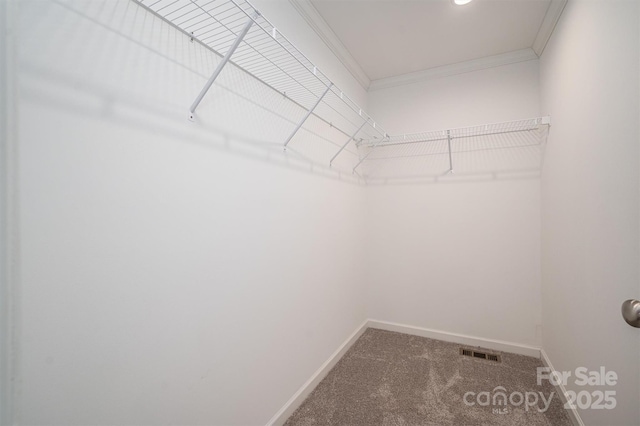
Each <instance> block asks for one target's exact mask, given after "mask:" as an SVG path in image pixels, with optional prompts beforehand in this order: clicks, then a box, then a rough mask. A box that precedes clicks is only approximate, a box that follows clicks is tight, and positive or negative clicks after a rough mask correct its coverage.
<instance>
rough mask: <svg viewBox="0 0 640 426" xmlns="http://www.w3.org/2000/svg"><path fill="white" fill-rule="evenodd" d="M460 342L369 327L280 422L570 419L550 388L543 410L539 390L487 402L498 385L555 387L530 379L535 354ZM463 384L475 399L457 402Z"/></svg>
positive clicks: (551, 421) (448, 422) (549, 422)
mask: <svg viewBox="0 0 640 426" xmlns="http://www.w3.org/2000/svg"><path fill="white" fill-rule="evenodd" d="M460 347H461V345H458V344H454V343H447V342H442V341H439V340H433V339H427V338H424V337H417V336H411V335H407V334H401V333H394V332H390V331H383V330H377V329H373V328H369V329H367V331H365V333H364V334H363V335H362V336H361V337H360V338H359V339H358V341H357V342H356V343H355V344H354V345H353V346H352V347H351V349H349V351H348V352H347V353H346V354H345V355H344V356H343V357H342V359H341V360H340V361H339V362H338V363H337V364H336V366H335V367H334V368H333V369H332V370H331V371H330V372H329V374H328V375H327V377H326V378H325V379H324V380H323V381H322V382H321V383H320V384H319V385H318V386H317V387H316V389H315V390H314V391H313V392H312V393H311V395H309V397H308V398H307V399H306V400H305V401H304V403H303V404H302V405H301V406H300V407H299V408H298V410H296V412H295V413H293V415H292V416H291V417H290V418H289V419H288V420H287V422H286V425H288V426H294V425H300V426H311V425H384V426H392V425H393V426H395V425H398V426H400V425H438V426H440V425H509V426H511V425H531V426H535V425H571V421H570V420H569V417H568V415H567V413H566V411H565V410H564V408H563V404H562V402H561V401H560V399H559V397H558V395H557V393H555V394H553V396H552V397H551V400H550V401H551V402H550V403H549V404H548V405H547V406H548V409H547V410H546V411H544V412H541V411H540V410H543V408H544V406H545V403H544V402H542V399H541V398H539V402H538V404H537V405H536V406H534V405H533V404H530V406H529V407H526V404H525V403H523V404H521V405H519V404H518V403H519V402H520V399H519V397H518V396H517V395H514V396H513V402H514V403H515V404H509V403H508V401H507V405H499V404H498V403H499V402H501V401H502V400H501V399H500V398H497V399H495V403H496V405H493V402H494V399H493V395H494V389H495V388H496V387H497V386H502V387H504V388H505V389H506V392H505V393H506V395H507V396H511V394H512V392H516V391H517V392H521V393H522V394H523V395H524V394H525V392H527V391H528V392H536V393H539V392H542V393H543V395H544V397H545V398H546V400H547V401H548V400H549V397H550V395H551V393H552V392H555V389H554V388H553V387H552V386H551V385H550V384H549V383H548V381H546V380H545V381H543V386H537V383H536V367H541V366H542V363H541V361H540V360H539V359H536V358H531V357H526V356H522V355H514V354H509V353H505V352H496V351H491V352H492V353H498V354H499V355H500V356H501V358H502V360H501V361H502V362H500V363H496V362H494V361H487V360H483V359H476V358H469V357H465V356H462V355H460V352H459V350H460ZM476 349H477V348H476ZM483 391H486V392H488V393H489V394H488V395H487V394H483V395H482V396H480V399H479V401H480V402H481V403H482V404H484V405H479V404H478V403H477V402H478V399H477V397H478V395H479V394H480V393H481V392H483ZM499 391H500V389H498V390H496V391H495V392H499ZM466 392H475V394H469V395H467V401H469V402H472V403H475V405H473V406H469V405H466V404H465V403H464V401H463V397H464V395H465V393H466ZM538 395H539V394H538ZM529 400H530V402H531V403H533V402H534V397H533V395H530V396H529ZM488 402H489V404H488V405H486V404H487V403H488ZM527 408H528V409H527Z"/></svg>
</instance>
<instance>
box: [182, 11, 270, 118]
mask: <svg viewBox="0 0 640 426" xmlns="http://www.w3.org/2000/svg"><path fill="white" fill-rule="evenodd" d="M259 15H260V14H259V13H258V11H255V12H254V13H253V15H252V16H251V17H249V20H248V21H247V23H246V24H245V26H244V28H242V31H240V34H238V37H236V39H235V41H234V42H233V44H232V45H231V47H230V48H229V50H228V51H227V54H226V55H224V58H222V61H220V63H219V64H218V66H217V67H216V69H215V71H213V74H211V77H209V80H208V81H207V83H206V84H205V85H204V87H203V88H202V90H201V91H200V94H199V95H198V97H197V98H196V100H195V101H193V104H192V105H191V108H189V118H191V119H193V114H194V113H195V112H196V108H198V105H200V102H201V101H202V98H204V95H206V94H207V92H208V91H209V89H210V88H211V86H212V85H213V82H214V81H215V80H216V78H218V75H220V72H221V71H222V69H223V68H224V66H225V65H227V63H228V62H229V59H231V55H233V53H234V52H235V51H236V49H237V48H238V46H240V43H241V42H242V39H244V37H245V36H246V35H247V33H248V32H249V30H250V29H251V26H252V25H253V22H254V20H255V19H256V18H257V17H258V16H259Z"/></svg>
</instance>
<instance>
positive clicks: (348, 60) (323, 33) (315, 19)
mask: <svg viewBox="0 0 640 426" xmlns="http://www.w3.org/2000/svg"><path fill="white" fill-rule="evenodd" d="M289 2H290V3H291V4H292V5H293V7H294V8H295V9H296V11H297V12H298V13H299V14H300V15H301V16H302V17H303V18H304V20H305V21H307V24H309V26H310V27H311V28H312V29H313V30H314V31H315V32H316V34H318V35H319V36H320V38H321V39H322V41H324V43H325V44H326V45H327V46H328V47H329V49H330V50H331V51H332V52H333V54H334V55H336V57H337V58H338V59H339V60H340V62H342V64H343V65H344V66H345V67H346V68H347V70H348V71H349V72H350V73H351V75H353V77H354V78H355V79H356V81H357V82H358V83H360V85H361V86H362V87H363V88H364V90H367V89H368V88H369V84H370V83H371V80H370V79H369V77H368V76H367V74H366V73H365V72H364V71H363V70H362V67H361V66H360V64H358V62H357V61H356V60H355V59H354V58H353V56H351V53H349V51H348V50H347V48H346V47H345V45H344V44H342V41H340V38H338V36H337V35H336V33H334V32H333V30H332V29H331V27H329V24H327V22H326V21H325V20H324V18H323V17H322V16H321V15H320V13H319V12H318V10H317V9H316V8H315V7H314V6H313V4H311V0H289Z"/></svg>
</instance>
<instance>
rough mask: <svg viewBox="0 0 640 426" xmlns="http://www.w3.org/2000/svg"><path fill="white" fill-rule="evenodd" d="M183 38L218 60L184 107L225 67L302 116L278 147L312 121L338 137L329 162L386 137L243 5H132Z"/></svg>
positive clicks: (221, 1)
mask: <svg viewBox="0 0 640 426" xmlns="http://www.w3.org/2000/svg"><path fill="white" fill-rule="evenodd" d="M135 1H136V2H138V3H139V4H141V5H142V6H143V7H145V8H147V9H148V10H150V11H152V12H153V13H155V14H156V15H158V16H160V17H161V18H163V19H164V20H165V21H167V22H169V23H170V24H172V25H173V26H175V27H177V28H178V29H179V30H181V31H182V32H183V33H185V34H186V35H188V36H189V37H191V38H192V39H193V40H197V41H198V42H199V43H201V44H203V45H205V46H207V47H208V48H210V49H211V50H213V51H215V52H216V53H218V54H219V55H220V56H223V55H224V56H223V58H222V61H221V62H220V63H219V64H218V67H217V68H216V70H215V71H214V72H213V74H212V76H211V78H210V79H209V80H208V81H207V83H206V84H205V87H204V88H203V90H202V91H201V92H200V94H199V95H198V96H197V97H196V99H195V101H194V103H193V104H192V105H191V108H190V118H192V119H193V114H194V113H195V111H196V109H197V108H198V105H199V104H200V102H201V101H202V99H203V98H204V96H205V95H206V93H207V91H208V89H209V88H210V87H211V85H212V84H213V82H214V81H215V79H216V78H217V77H218V75H219V74H220V72H221V71H222V69H223V68H224V66H225V65H226V64H227V63H228V62H230V63H233V64H235V65H236V66H238V67H240V68H242V69H243V70H245V71H246V72H247V73H249V74H250V75H252V76H253V77H255V78H257V79H258V80H260V81H262V82H263V83H264V84H266V85H267V86H269V87H271V88H272V89H274V90H276V91H277V92H279V93H280V94H282V96H284V97H286V98H287V99H289V100H290V101H291V102H293V103H295V104H296V105H298V106H300V107H301V108H303V109H304V110H305V111H306V114H305V115H304V117H303V118H302V119H301V120H300V121H299V122H298V123H297V125H296V127H295V128H294V129H293V130H292V132H291V133H290V134H289V136H288V137H287V138H286V139H285V140H283V146H284V147H285V148H286V147H287V145H288V144H289V143H290V142H291V141H292V139H293V138H294V137H295V135H296V134H297V132H298V131H299V130H300V129H301V128H302V126H303V125H304V123H305V121H306V120H307V119H308V118H309V117H311V116H314V117H316V118H318V119H320V120H322V121H324V122H325V123H326V124H328V125H329V126H331V128H333V129H336V130H338V131H339V132H340V133H341V134H342V135H343V136H344V138H343V141H340V143H339V145H340V147H339V149H338V150H336V152H335V154H334V155H333V156H332V157H331V159H330V160H329V163H333V161H334V160H335V159H336V158H337V157H338V156H339V155H340V154H341V153H342V152H343V150H344V149H345V148H346V147H347V145H349V144H350V143H352V142H358V141H361V140H382V139H384V138H385V137H386V136H387V135H386V133H385V132H384V130H383V129H382V128H380V126H379V125H378V123H376V121H375V120H373V118H371V117H370V116H369V115H368V114H367V113H366V112H365V111H363V110H362V108H361V107H360V106H358V104H356V102H354V101H353V100H352V99H351V98H349V97H348V96H347V95H346V94H345V93H344V92H343V91H342V90H340V89H339V88H338V87H337V86H336V85H335V84H334V83H333V82H332V81H331V80H330V79H329V78H328V77H327V76H326V75H325V74H324V73H323V72H322V71H321V70H320V69H319V68H318V67H317V66H315V65H314V64H313V63H312V62H311V60H309V58H307V57H306V56H305V55H304V54H303V53H302V52H300V50H298V49H297V48H296V47H295V46H294V45H293V43H291V42H290V41H289V39H287V37H285V36H284V35H282V34H281V33H280V32H279V31H278V29H277V27H275V26H274V25H273V24H272V23H271V22H269V21H268V20H267V19H266V18H265V17H264V16H262V15H261V14H260V12H259V11H258V10H257V9H256V8H255V7H253V5H251V3H249V2H248V1H246V0H135Z"/></svg>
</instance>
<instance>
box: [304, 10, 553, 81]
mask: <svg viewBox="0 0 640 426" xmlns="http://www.w3.org/2000/svg"><path fill="white" fill-rule="evenodd" d="M551 3H552V0H474V1H472V2H471V3H469V4H467V5H464V6H456V5H454V4H453V2H452V0H310V5H311V6H312V9H315V10H314V11H313V15H315V20H316V21H324V22H320V23H318V22H316V25H315V28H316V31H318V28H320V29H322V28H325V31H324V32H325V35H324V39H325V41H327V39H329V40H330V41H331V40H332V41H333V43H328V44H330V47H332V49H334V51H335V50H336V49H337V50H340V49H342V50H343V52H342V55H340V54H339V55H338V56H339V57H340V56H342V57H343V58H344V57H348V59H349V60H351V62H354V61H355V63H352V64H351V66H350V67H349V66H348V68H350V69H351V70H352V73H353V71H354V68H359V69H358V70H357V73H360V74H361V75H360V77H361V78H360V79H359V80H360V81H361V82H362V80H369V82H370V81H372V80H379V79H385V78H390V77H396V76H399V75H403V74H407V73H415V72H417V71H423V70H429V69H433V68H435V67H442V66H446V65H451V64H458V63H461V62H466V61H472V60H477V59H479V58H485V57H490V56H494V55H500V54H505V53H508V52H514V51H519V50H522V49H527V48H532V47H535V46H534V43H536V39H537V38H540V37H539V33H540V32H541V29H542V30H544V29H545V27H548V26H549V25H545V22H546V21H547V20H549V19H548V17H547V19H546V20H545V15H547V12H548V11H549V10H552V9H554V8H553V7H549V6H550V5H551ZM307 8H308V9H311V8H309V7H307ZM556 20H557V18H556ZM553 24H555V20H554V22H553ZM327 29H328V31H327ZM551 29H552V27H551ZM548 32H549V34H548V35H550V30H549V31H548ZM326 33H333V34H331V36H330V37H327V34H326ZM547 38H548V37H547ZM544 43H546V40H544ZM331 44H333V46H332V45H331ZM542 47H544V45H543V46H542ZM536 53H538V54H539V53H540V52H538V51H537V50H536ZM532 54H533V52H532ZM343 62H344V60H343ZM366 86H368V84H366Z"/></svg>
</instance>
